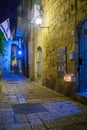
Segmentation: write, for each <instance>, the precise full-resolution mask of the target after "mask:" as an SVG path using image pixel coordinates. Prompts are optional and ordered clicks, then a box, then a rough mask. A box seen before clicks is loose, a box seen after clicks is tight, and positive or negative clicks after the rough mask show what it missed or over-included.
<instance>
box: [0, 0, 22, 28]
mask: <svg viewBox="0 0 87 130" xmlns="http://www.w3.org/2000/svg"><path fill="white" fill-rule="evenodd" d="M20 1H21V0H0V23H2V22H3V21H4V20H6V19H7V18H9V19H10V23H11V30H12V29H13V28H14V27H15V26H16V20H17V8H18V6H19V4H20Z"/></svg>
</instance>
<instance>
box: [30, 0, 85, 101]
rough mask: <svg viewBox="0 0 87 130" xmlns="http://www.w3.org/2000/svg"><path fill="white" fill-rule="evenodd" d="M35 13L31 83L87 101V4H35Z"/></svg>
mask: <svg viewBox="0 0 87 130" xmlns="http://www.w3.org/2000/svg"><path fill="white" fill-rule="evenodd" d="M36 8H37V9H36ZM31 10H32V15H31V16H32V19H31V20H32V22H31V37H30V42H29V49H30V51H29V53H30V54H29V57H30V60H29V67H30V70H29V72H30V79H31V80H36V81H41V83H42V84H43V85H45V86H47V87H49V88H51V89H54V90H55V91H58V92H61V93H63V94H65V95H67V96H70V97H71V98H74V99H78V100H80V101H81V100H82V101H83V100H84V99H85V100H86V101H87V99H86V97H87V83H86V80H87V74H86V73H87V61H86V60H87V45H86V44H87V1H86V0H40V1H32V9H31ZM35 11H37V15H36V14H35V13H36V12H35ZM38 15H39V16H40V17H41V18H42V24H41V25H39V26H38V25H36V24H35V20H36V18H37V17H38ZM84 102H85V101H84Z"/></svg>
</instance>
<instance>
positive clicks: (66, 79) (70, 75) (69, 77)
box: [64, 74, 75, 82]
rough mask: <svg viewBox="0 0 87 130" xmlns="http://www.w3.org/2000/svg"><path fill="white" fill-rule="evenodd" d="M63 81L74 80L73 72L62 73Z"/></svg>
mask: <svg viewBox="0 0 87 130" xmlns="http://www.w3.org/2000/svg"><path fill="white" fill-rule="evenodd" d="M64 81H66V82H74V81H75V76H74V74H66V75H64Z"/></svg>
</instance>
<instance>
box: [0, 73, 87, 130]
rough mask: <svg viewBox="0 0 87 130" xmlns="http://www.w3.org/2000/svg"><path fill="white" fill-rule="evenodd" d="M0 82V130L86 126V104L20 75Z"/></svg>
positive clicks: (68, 129)
mask: <svg viewBox="0 0 87 130" xmlns="http://www.w3.org/2000/svg"><path fill="white" fill-rule="evenodd" d="M1 84H2V92H1V94H0V130H87V106H85V105H83V104H80V103H79V102H76V101H73V100H71V99H70V98H68V97H65V96H64V95H62V94H60V93H57V92H54V91H52V90H50V89H49V88H46V87H45V86H41V85H40V83H36V82H30V81H29V80H27V79H26V78H25V77H23V76H21V75H17V74H5V75H3V76H2V82H1Z"/></svg>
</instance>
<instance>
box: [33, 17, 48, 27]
mask: <svg viewBox="0 0 87 130" xmlns="http://www.w3.org/2000/svg"><path fill="white" fill-rule="evenodd" d="M35 24H36V25H38V26H39V27H40V28H49V26H42V25H41V24H42V17H37V18H36V20H35Z"/></svg>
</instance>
